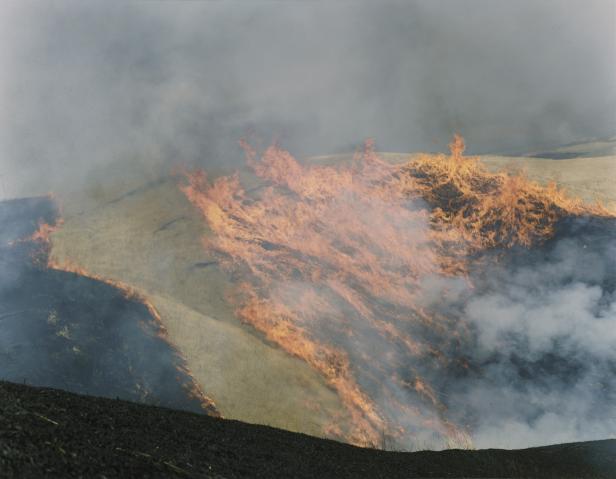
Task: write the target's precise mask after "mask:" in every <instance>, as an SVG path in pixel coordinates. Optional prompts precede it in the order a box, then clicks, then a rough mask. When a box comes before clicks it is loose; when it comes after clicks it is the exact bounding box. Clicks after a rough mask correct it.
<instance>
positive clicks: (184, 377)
mask: <svg viewBox="0 0 616 479" xmlns="http://www.w3.org/2000/svg"><path fill="white" fill-rule="evenodd" d="M57 216H58V212H57V209H56V206H55V204H54V203H53V201H52V200H51V199H50V198H46V197H41V198H23V199H17V200H10V201H3V202H0V379H4V380H9V381H13V382H25V383H28V384H36V385H38V386H47V387H55V388H59V389H63V390H68V391H73V392H77V393H82V394H91V395H96V396H106V397H112V398H115V397H121V398H123V399H127V400H131V401H139V402H146V403H149V404H155V405H160V406H166V407H173V408H177V409H185V410H191V411H196V412H201V411H203V410H204V407H205V406H204V405H202V403H201V401H200V399H199V398H197V397H195V396H194V395H192V394H191V391H192V387H193V380H192V378H191V377H190V376H189V375H188V374H187V373H186V370H185V364H184V360H183V358H182V357H181V356H180V355H179V353H178V352H177V351H176V350H175V349H174V348H173V347H172V346H171V345H170V344H169V343H168V342H167V341H166V340H165V339H164V337H163V336H164V335H163V334H162V332H161V328H160V325H159V324H158V322H157V320H156V318H154V317H153V316H152V314H151V313H150V311H149V310H148V308H147V307H146V305H144V304H143V303H141V302H140V301H139V300H137V299H135V298H127V297H126V295H125V293H124V292H123V291H122V290H120V289H118V288H116V287H115V286H112V285H110V284H107V283H105V282H102V281H98V280H95V279H92V278H87V277H84V276H81V275H78V274H75V273H71V272H66V271H56V270H53V269H48V268H47V267H46V264H47V254H48V251H47V249H48V248H47V247H46V245H45V244H44V243H43V242H39V241H32V240H29V239H28V238H29V237H30V236H31V235H32V234H33V233H34V232H35V231H36V230H37V228H38V225H39V223H40V222H45V223H49V224H54V223H55V221H56V220H57ZM208 412H211V413H213V414H215V413H216V411H215V410H214V408H213V407H211V408H210V409H209V410H208Z"/></svg>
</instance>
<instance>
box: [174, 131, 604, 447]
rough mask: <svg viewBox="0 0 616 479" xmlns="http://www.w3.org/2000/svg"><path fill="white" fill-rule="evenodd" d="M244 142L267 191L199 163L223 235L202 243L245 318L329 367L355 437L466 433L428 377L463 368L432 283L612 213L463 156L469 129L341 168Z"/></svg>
mask: <svg viewBox="0 0 616 479" xmlns="http://www.w3.org/2000/svg"><path fill="white" fill-rule="evenodd" d="M242 146H243V147H244V150H245V153H246V158H247V163H248V165H249V167H250V168H252V170H253V171H254V173H255V174H256V175H257V177H259V178H260V179H262V180H263V181H264V182H265V186H264V187H263V188H257V189H253V190H250V191H246V190H245V189H244V188H243V186H242V184H241V183H240V180H239V177H238V175H233V176H228V177H222V178H218V179H217V180H215V181H214V182H209V181H208V178H207V174H206V173H205V172H204V171H195V172H193V173H189V174H187V179H188V181H187V184H185V185H183V186H182V191H183V192H184V193H185V195H186V196H187V197H188V198H189V200H190V201H191V202H192V203H193V204H194V205H195V206H196V207H197V208H198V209H199V211H201V213H202V214H203V217H204V219H205V220H206V221H207V223H208V225H209V227H210V229H211V230H212V231H213V233H214V235H213V236H212V237H211V238H206V239H204V244H205V247H206V248H207V249H208V250H210V251H211V252H212V253H213V254H215V255H216V256H218V258H219V260H220V264H221V266H222V267H223V268H225V269H226V270H228V271H229V272H230V273H231V274H232V275H233V276H234V277H235V278H236V280H237V284H238V287H237V288H236V289H235V290H234V291H232V292H230V301H231V302H232V303H233V304H235V305H236V306H237V308H236V313H237V315H238V317H239V318H241V319H242V320H243V321H245V322H246V323H248V324H251V325H252V326H253V327H255V328H256V329H257V330H258V331H260V332H261V333H262V334H263V335H264V336H265V338H267V339H268V340H269V341H271V342H273V343H275V344H277V345H278V346H280V347H281V348H282V349H284V350H285V351H287V352H288V353H289V354H291V355H294V356H296V357H298V358H301V359H303V360H304V361H306V362H307V363H308V364H310V365H311V366H312V367H313V368H315V369H316V370H318V371H319V372H320V373H321V375H322V376H323V377H324V378H325V380H326V381H327V382H328V384H329V385H330V386H331V387H332V388H333V389H334V390H335V391H336V392H337V393H338V395H339V396H340V398H341V400H342V402H343V403H344V405H345V407H346V409H347V410H348V413H349V415H350V417H351V418H352V422H351V424H338V423H333V424H331V425H330V426H329V427H328V429H327V432H328V433H329V434H330V435H334V436H338V437H340V438H342V439H344V440H347V441H349V442H351V443H355V444H360V445H378V444H380V443H381V442H383V437H384V436H387V437H388V438H391V439H392V440H394V441H395V442H396V443H397V444H402V445H404V444H408V443H409V442H410V441H413V440H414V439H415V438H416V437H417V436H418V435H420V434H424V432H425V431H432V433H431V434H432V436H431V437H433V438H434V437H436V438H439V439H440V440H443V441H449V442H451V441H455V442H460V443H467V442H468V433H469V432H470V431H469V430H468V429H467V427H466V426H465V425H458V424H453V423H452V422H451V421H450V420H449V419H448V414H447V404H446V400H445V399H444V398H443V397H442V395H441V394H440V393H439V391H438V389H437V387H435V386H434V385H433V384H431V383H430V381H429V380H428V378H429V377H430V378H431V377H433V376H434V373H435V372H437V371H440V372H441V373H442V372H443V371H446V372H447V374H464V370H465V369H467V368H468V367H469V365H468V363H467V361H466V359H465V358H464V355H463V354H462V351H463V348H462V345H463V344H464V343H465V342H466V341H467V340H468V331H467V328H466V326H465V325H464V324H463V323H461V322H460V321H456V320H454V319H453V318H447V317H445V316H443V315H440V314H438V313H437V312H436V311H430V310H428V309H426V308H425V307H424V306H422V304H423V303H422V301H421V285H422V282H423V281H424V280H425V279H426V278H429V277H432V276H438V275H446V276H458V275H459V276H465V275H466V272H467V271H468V269H469V265H470V264H471V263H472V262H473V261H477V260H478V257H481V255H482V253H483V252H487V251H494V250H497V249H505V248H511V247H514V246H519V247H530V246H533V245H535V244H537V243H540V242H542V241H544V240H546V239H548V238H549V237H550V236H551V235H552V234H553V232H554V228H555V226H556V224H557V222H558V221H559V220H561V219H563V218H565V217H570V216H580V215H599V216H611V215H612V213H610V212H609V211H607V210H605V209H604V208H602V207H601V206H599V205H597V206H592V207H589V206H584V205H582V203H580V202H578V201H576V200H574V199H571V198H569V197H567V195H566V194H565V193H564V192H563V191H561V190H559V189H558V188H557V187H556V185H554V184H550V185H548V186H546V187H542V186H540V185H538V184H536V183H534V182H531V181H529V180H528V179H527V178H526V177H525V176H524V175H523V174H512V173H489V172H488V171H487V170H486V169H485V168H484V167H483V166H482V165H481V163H480V161H479V160H478V159H477V158H472V157H465V156H463V152H464V141H463V139H462V138H461V137H459V136H456V137H455V138H454V140H453V142H452V144H451V145H450V148H451V154H450V155H447V156H446V155H422V156H420V157H418V158H416V159H414V160H412V161H410V162H409V163H407V164H405V165H398V166H394V165H390V164H388V163H386V162H384V161H382V160H381V159H380V158H379V156H378V155H377V154H376V153H375V152H374V144H373V143H372V142H367V143H366V145H365V148H364V151H363V152H362V153H359V154H357V155H356V156H355V158H354V161H353V162H352V164H351V165H349V166H340V167H331V166H303V165H301V164H300V163H299V162H297V161H296V160H295V159H294V158H293V157H292V156H291V154H290V153H288V152H287V151H284V150H283V149H281V148H279V147H278V146H276V145H274V146H271V147H269V148H268V149H267V150H265V152H264V153H263V154H262V155H261V157H260V158H258V154H257V152H256V151H255V150H254V149H252V148H251V146H250V145H248V144H247V143H245V142H243V143H242ZM441 375H443V376H446V374H441ZM273 393H274V394H275V392H273Z"/></svg>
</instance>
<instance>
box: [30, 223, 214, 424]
mask: <svg viewBox="0 0 616 479" xmlns="http://www.w3.org/2000/svg"><path fill="white" fill-rule="evenodd" d="M63 223H64V221H63V220H62V218H59V219H57V220H56V222H55V224H53V225H50V224H48V223H45V222H42V221H41V222H39V227H38V229H37V231H35V232H34V233H33V234H32V236H30V238H29V240H30V241H33V242H36V243H38V244H39V245H40V248H39V251H38V253H37V255H36V257H35V260H37V261H41V260H42V258H45V259H46V267H47V268H49V269H54V270H57V271H65V272H68V273H74V274H77V275H79V276H83V277H86V278H90V279H94V280H96V281H100V282H103V283H105V284H108V285H110V286H113V287H114V288H116V289H118V290H119V291H121V292H122V295H123V296H124V297H125V298H126V299H128V300H131V301H136V302H139V303H141V304H143V305H144V306H145V307H146V309H147V310H148V313H149V314H150V316H151V317H152V319H153V320H154V322H155V324H156V331H157V332H156V336H157V337H158V338H160V339H162V340H163V341H165V342H166V343H167V344H168V345H169V347H171V349H172V350H173V352H174V354H175V355H176V357H177V358H178V359H179V364H178V365H177V370H178V372H180V373H182V375H183V376H184V377H187V378H188V381H187V382H186V383H185V384H184V388H185V389H186V391H187V393H188V395H189V397H191V398H194V399H196V400H198V401H199V402H200V404H201V408H202V409H203V410H204V411H207V412H208V414H210V415H213V416H220V415H219V413H218V412H217V410H216V405H215V404H214V401H213V400H212V399H210V398H209V397H208V396H207V395H206V394H205V392H204V391H203V389H202V388H201V386H200V385H199V383H198V382H197V380H196V378H195V377H194V376H193V374H192V372H191V371H190V369H189V368H188V367H187V365H186V364H187V363H186V358H185V357H184V356H183V355H182V353H181V352H180V350H179V349H178V348H177V347H176V346H175V345H174V344H173V343H172V342H171V340H170V339H169V335H168V333H167V329H166V328H165V325H164V323H163V321H162V319H161V317H160V314H159V312H158V310H157V309H156V307H155V306H154V305H153V304H152V302H151V301H150V300H149V299H148V298H147V296H146V295H145V294H144V293H143V292H141V291H139V290H138V289H136V288H134V287H132V286H130V285H128V284H126V283H123V282H121V281H117V280H113V279H110V278H105V277H103V276H100V275H98V274H94V273H91V272H89V271H87V270H86V269H84V268H82V267H81V266H79V265H77V264H75V263H73V262H71V261H69V260H64V261H58V260H57V259H55V258H54V257H53V256H52V255H51V246H52V235H53V233H54V232H56V231H57V230H58V229H59V228H60V227H61V226H62V224H63Z"/></svg>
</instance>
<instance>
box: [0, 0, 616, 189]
mask: <svg viewBox="0 0 616 479" xmlns="http://www.w3.org/2000/svg"><path fill="white" fill-rule="evenodd" d="M614 8H615V3H614V2H613V1H594V2H593V1H578V2H567V3H566V4H565V3H563V2H559V1H541V2H537V1H530V0H529V1H520V2H505V1H487V0H469V1H465V2H456V1H430V2H428V1H414V2H374V3H373V2H360V1H346V2H345V1H340V2H276V1H270V2H250V3H249V4H248V3H246V2H139V3H138V2H134V3H129V2H109V1H100V2H78V1H60V2H31V3H30V2H15V3H9V4H7V6H5V8H4V9H3V13H2V16H1V17H0V21H2V28H0V30H1V31H2V38H1V41H0V44H1V45H2V47H1V49H2V51H1V53H0V61H1V62H2V65H1V66H2V69H1V70H2V78H1V80H0V89H1V93H0V95H1V97H0V98H1V103H2V110H1V114H0V122H1V128H0V132H1V133H0V135H2V137H1V143H2V145H3V151H2V152H1V157H2V163H1V168H0V175H2V176H3V182H4V187H3V188H4V189H5V190H7V191H6V193H5V196H11V195H15V194H23V193H24V192H26V191H27V192H30V193H32V192H37V193H38V192H45V191H47V190H49V189H56V190H60V189H62V188H69V187H70V188H74V187H75V185H81V184H82V182H83V181H85V180H86V179H89V180H92V181H99V180H100V178H101V177H102V176H103V173H104V174H105V175H111V176H114V175H115V176H118V177H120V176H122V175H126V174H127V173H126V171H127V170H130V169H131V168H132V169H137V170H139V171H140V174H143V171H144V170H145V171H146V172H152V171H157V170H156V169H157V168H159V166H160V165H165V168H166V167H167V166H168V165H169V163H170V162H182V163H195V162H201V163H206V164H208V165H212V164H218V165H226V164H229V163H231V162H233V161H234V160H233V159H234V158H237V157H238V156H239V155H238V147H237V139H238V138H239V137H240V136H243V135H246V134H250V133H251V132H252V133H255V134H257V135H259V136H261V137H263V138H265V139H266V141H268V142H269V140H270V139H272V138H274V139H279V140H281V141H282V142H283V144H284V145H285V146H286V147H287V148H289V149H290V150H291V151H293V152H294V153H295V154H297V155H299V156H303V155H311V154H323V153H331V152H336V151H343V150H344V151H348V150H349V149H352V147H353V146H354V145H356V144H357V143H358V142H361V141H362V140H363V139H364V138H366V137H375V138H376V139H377V141H378V147H379V149H381V150H397V151H417V150H434V149H443V148H444V146H445V145H446V142H447V141H448V139H449V138H450V137H451V134H452V132H453V131H455V130H458V131H460V132H461V133H462V134H463V135H464V136H465V137H466V138H467V140H468V141H469V144H470V145H473V148H475V150H476V151H482V152H486V151H489V152H497V151H503V150H512V149H517V150H523V151H528V150H529V149H534V148H540V147H542V146H546V145H553V144H560V143H566V142H571V141H574V140H577V139H580V138H585V137H597V136H605V135H613V133H614V129H615V126H616V121H615V117H614V112H615V111H616V86H615V85H616V81H615V80H616V71H615V68H614V64H616V62H614V59H615V57H616V55H615V49H616V46H615V40H614V31H616V29H615V28H614V22H615V10H614ZM152 174H154V173H152Z"/></svg>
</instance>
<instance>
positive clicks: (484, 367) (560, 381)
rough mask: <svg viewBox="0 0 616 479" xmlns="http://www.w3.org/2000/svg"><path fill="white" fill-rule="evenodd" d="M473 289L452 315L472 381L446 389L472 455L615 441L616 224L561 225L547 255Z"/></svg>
mask: <svg viewBox="0 0 616 479" xmlns="http://www.w3.org/2000/svg"><path fill="white" fill-rule="evenodd" d="M446 284H447V281H445V282H444V283H442V284H441V291H442V290H443V289H442V286H443V285H446ZM475 285H476V287H475V288H474V289H472V290H467V291H463V290H462V291H460V290H458V295H457V296H454V297H453V299H449V301H450V304H449V305H448V307H449V311H448V313H449V315H452V316H457V317H460V318H461V319H462V320H463V321H464V322H465V323H466V324H469V325H470V326H471V330H472V331H473V337H474V344H473V343H471V344H472V348H468V349H467V350H466V352H467V353H468V354H469V356H470V358H471V363H472V364H474V365H475V366H476V367H477V371H476V374H475V373H470V374H469V375H467V376H464V377H462V378H460V379H459V380H457V379H452V380H451V382H450V383H449V384H447V385H446V387H447V389H448V393H449V396H450V397H451V401H450V404H449V406H450V411H451V412H452V414H454V416H458V417H459V418H460V420H463V421H467V422H470V423H471V424H472V425H473V429H474V434H473V437H474V439H475V442H476V445H477V446H479V447H508V448H509V447H512V448H513V447H529V446H535V445H543V444H548V443H554V442H574V441H579V440H591V439H600V438H607V437H614V436H615V435H616V406H615V404H616V333H615V331H616V223H615V222H614V221H613V220H612V221H598V220H590V221H588V220H584V219H578V220H571V221H570V222H565V226H564V227H562V228H561V230H560V231H559V232H558V233H557V236H556V238H555V239H553V240H550V241H549V242H548V244H546V245H545V246H542V247H539V248H536V249H534V250H530V251H529V250H521V251H518V252H513V253H508V256H506V257H505V258H504V259H501V261H500V262H499V264H497V265H495V266H491V267H489V268H488V269H487V270H486V269H482V271H480V272H477V274H476V275H475ZM434 290H437V291H438V288H433V291H434ZM449 297H450V298H451V295H450V296H449ZM434 301H440V302H441V303H443V302H446V301H448V299H446V297H443V296H442V297H440V298H439V299H437V300H436V299H435V300H434ZM440 307H443V305H442V304H441V305H440Z"/></svg>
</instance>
